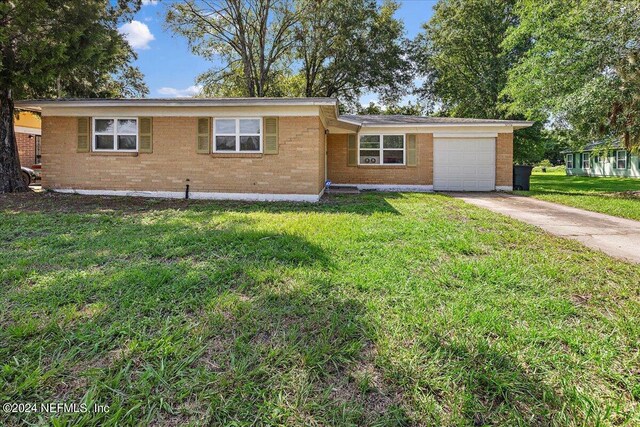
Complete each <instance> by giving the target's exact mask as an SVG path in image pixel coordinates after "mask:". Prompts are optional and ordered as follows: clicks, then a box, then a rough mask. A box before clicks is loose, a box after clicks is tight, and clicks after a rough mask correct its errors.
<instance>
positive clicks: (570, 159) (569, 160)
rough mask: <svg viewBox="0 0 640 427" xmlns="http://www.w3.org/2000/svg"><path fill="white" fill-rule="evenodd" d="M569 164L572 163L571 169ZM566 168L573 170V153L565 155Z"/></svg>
mask: <svg viewBox="0 0 640 427" xmlns="http://www.w3.org/2000/svg"><path fill="white" fill-rule="evenodd" d="M569 163H571V167H569ZM564 166H565V168H567V169H573V153H571V154H565V156H564Z"/></svg>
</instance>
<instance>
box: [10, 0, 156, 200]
mask: <svg viewBox="0 0 640 427" xmlns="http://www.w3.org/2000/svg"><path fill="white" fill-rule="evenodd" d="M139 6H140V0H136V1H131V2H127V1H124V0H120V1H119V2H118V3H117V4H115V5H111V3H109V2H103V1H101V0H72V1H70V0H8V1H3V2H2V3H0V192H2V193H4V192H12V191H20V190H24V189H25V186H24V183H23V181H22V179H21V178H20V162H19V159H18V153H17V147H16V141H15V133H14V99H20V98H24V97H50V96H54V97H55V96H110V95H119V94H132V93H140V92H141V93H144V92H146V86H144V84H143V83H140V74H139V72H138V71H137V70H136V69H135V68H133V67H131V66H130V65H129V62H130V60H131V59H133V57H134V55H133V52H132V51H131V49H130V48H129V46H128V45H127V44H126V41H125V40H124V39H123V38H122V36H121V35H120V34H119V33H118V31H117V23H118V22H119V20H120V19H124V18H127V17H129V16H131V13H133V12H134V11H135V10H137V8H138V7H139Z"/></svg>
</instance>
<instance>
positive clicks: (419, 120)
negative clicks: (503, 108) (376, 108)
mask: <svg viewBox="0 0 640 427" xmlns="http://www.w3.org/2000/svg"><path fill="white" fill-rule="evenodd" d="M338 119H339V120H342V121H346V122H351V123H355V124H358V125H361V126H378V125H386V126H388V125H400V126H401V125H440V124H444V125H460V124H471V125H474V124H477V125H515V124H520V125H529V126H530V125H532V124H533V122H528V121H524V120H494V119H465V118H457V117H420V116H403V115H355V114H344V115H341V116H340V117H339V118H338Z"/></svg>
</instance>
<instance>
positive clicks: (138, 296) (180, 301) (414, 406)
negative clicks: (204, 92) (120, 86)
mask: <svg viewBox="0 0 640 427" xmlns="http://www.w3.org/2000/svg"><path fill="white" fill-rule="evenodd" d="M0 240H1V241H2V245H0V283H1V287H0V325H1V328H0V363H1V364H2V366H1V369H0V400H1V401H2V403H5V402H35V403H40V402H66V403H73V402H77V403H79V402H85V403H87V404H88V405H89V407H92V406H93V405H94V404H100V405H109V407H110V410H109V412H108V413H102V414H95V413H85V414H58V415H51V414H29V415H24V414H22V415H8V414H6V413H2V412H0V425H5V424H6V425H17V424H19V423H21V422H22V421H24V420H28V421H30V422H32V423H38V422H40V423H41V424H46V423H53V422H54V420H55V421H57V422H58V424H55V425H112V426H115V425H136V424H140V425H147V424H148V425H182V424H186V423H191V424H192V425H200V424H205V425H235V426H245V425H246V426H249V425H252V426H253V425H292V426H303V425H304V426H308V425H318V426H320V425H324V426H334V425H335V426H347V425H349V426H355V425H375V426H398V425H425V426H431V425H444V426H453V425H455V426H459V425H462V426H481V425H502V426H515V425H521V426H527V425H532V426H543V425H556V426H587V425H588V426H595V425H602V426H609V425H611V426H613V425H616V426H619V425H626V426H632V425H638V424H639V423H640V407H639V406H638V403H639V401H640V359H639V357H640V356H639V354H638V343H639V342H640V291H639V289H640V288H639V287H638V285H639V284H640V269H639V268H638V266H637V265H631V264H627V263H625V262H622V261H617V260H614V259H612V258H609V257H607V256H605V255H603V254H601V253H597V252H593V251H590V250H588V249H586V248H584V247H583V246H581V245H580V244H579V243H577V242H574V241H570V240H563V239H558V238H555V237H552V236H550V235H548V234H546V233H543V232H541V231H539V230H538V229H536V228H534V227H531V226H528V225H525V224H523V223H520V222H517V221H514V220H511V219H508V218H506V217H503V216H500V215H497V214H494V213H492V212H489V211H487V210H483V209H480V208H477V207H474V206H471V205H467V204H465V203H464V202H462V201H459V200H456V199H453V198H449V197H447V196H444V195H434V194H376V193H368V194H362V195H357V196H333V197H331V198H328V199H325V200H324V201H323V202H322V203H320V204H317V205H305V204H302V205H301V204H284V203H280V204H276V203H274V204H264V203H254V204H243V203H209V202H193V201H191V202H189V201H160V200H145V199H133V198H94V197H82V196H73V195H52V194H39V195H34V194H31V195H17V196H0ZM39 417H41V418H39ZM39 420H40V421H39Z"/></svg>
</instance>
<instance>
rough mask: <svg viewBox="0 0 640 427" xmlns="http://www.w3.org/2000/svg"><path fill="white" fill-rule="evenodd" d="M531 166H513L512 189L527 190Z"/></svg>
mask: <svg viewBox="0 0 640 427" xmlns="http://www.w3.org/2000/svg"><path fill="white" fill-rule="evenodd" d="M532 170H533V166H524V165H516V166H514V167H513V189H514V190H520V191H529V179H530V178H531V171H532Z"/></svg>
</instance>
